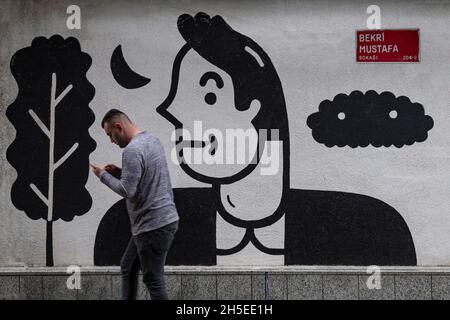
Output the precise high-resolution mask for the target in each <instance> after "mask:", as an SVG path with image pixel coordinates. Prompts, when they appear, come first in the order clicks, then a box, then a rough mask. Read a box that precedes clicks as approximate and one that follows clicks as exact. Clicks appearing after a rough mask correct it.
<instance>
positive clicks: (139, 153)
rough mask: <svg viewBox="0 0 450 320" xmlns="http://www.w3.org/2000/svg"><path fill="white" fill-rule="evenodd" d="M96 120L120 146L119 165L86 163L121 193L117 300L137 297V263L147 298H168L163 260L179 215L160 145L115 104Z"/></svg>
mask: <svg viewBox="0 0 450 320" xmlns="http://www.w3.org/2000/svg"><path fill="white" fill-rule="evenodd" d="M101 125H102V128H103V129H104V130H105V132H106V134H107V135H108V136H109V137H110V139H111V142H112V143H115V144H117V145H118V146H119V147H120V148H123V149H124V150H123V153H122V168H119V167H117V166H115V165H113V164H108V165H106V166H97V165H93V164H91V168H92V171H93V172H94V173H95V175H96V176H97V177H99V178H100V181H101V182H102V183H104V184H105V185H106V186H108V187H109V188H110V189H111V190H113V191H114V192H116V193H118V194H119V195H121V196H122V197H124V198H126V204H127V210H128V214H129V217H130V223H131V233H132V237H131V239H130V242H129V244H128V247H127V249H126V250H125V253H124V255H123V256H122V260H121V263H120V269H121V273H122V299H123V300H130V299H135V298H136V293H137V274H138V271H139V267H140V269H141V270H142V273H143V282H144V283H145V285H146V286H147V289H148V291H149V292H150V296H151V299H152V300H167V299H168V295H167V290H166V286H165V283H164V265H165V262H166V256H167V252H168V250H169V248H170V245H171V244H172V241H173V239H174V236H175V233H176V232H177V230H178V220H179V217H178V212H177V209H176V207H175V203H174V201H173V192H172V185H171V182H170V175H169V170H168V167H167V162H166V158H165V155H164V148H163V146H162V144H161V142H160V141H159V139H158V138H157V137H156V136H154V135H152V134H150V133H148V132H146V131H142V130H140V129H139V128H138V127H136V126H135V125H134V124H133V123H132V122H131V120H130V118H129V117H128V116H127V115H126V114H125V113H123V112H121V111H119V110H117V109H111V110H110V111H108V112H107V113H106V115H105V116H104V118H103V120H102V123H101Z"/></svg>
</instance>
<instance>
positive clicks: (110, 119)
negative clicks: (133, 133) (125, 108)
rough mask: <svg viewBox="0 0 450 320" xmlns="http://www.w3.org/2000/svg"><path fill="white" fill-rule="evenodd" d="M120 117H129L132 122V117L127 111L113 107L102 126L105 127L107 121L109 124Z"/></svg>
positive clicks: (104, 118)
mask: <svg viewBox="0 0 450 320" xmlns="http://www.w3.org/2000/svg"><path fill="white" fill-rule="evenodd" d="M119 118H125V119H127V120H128V121H130V122H131V120H130V118H129V117H128V116H127V115H126V114H125V113H123V112H122V111H120V110H117V109H111V110H109V111H108V112H107V113H106V114H105V116H104V117H103V120H102V128H103V127H104V125H105V123H108V124H109V123H111V122H113V121H115V120H117V119H119Z"/></svg>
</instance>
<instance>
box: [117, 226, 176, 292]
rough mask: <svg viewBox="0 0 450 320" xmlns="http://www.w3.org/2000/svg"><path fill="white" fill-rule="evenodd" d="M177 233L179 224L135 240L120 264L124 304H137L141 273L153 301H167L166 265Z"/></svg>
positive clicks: (134, 237) (136, 237)
mask: <svg viewBox="0 0 450 320" xmlns="http://www.w3.org/2000/svg"><path fill="white" fill-rule="evenodd" d="M177 230H178V221H175V222H173V223H170V224H168V225H166V226H164V227H161V228H159V229H156V230H152V231H149V232H145V233H142V234H139V235H137V236H132V237H131V239H130V242H129V243H128V247H127V249H126V250H125V253H124V254H123V256H122V260H121V261H120V271H121V273H122V300H135V299H136V295H137V287H138V272H139V269H141V271H142V274H143V276H144V277H143V281H144V283H145V285H146V286H147V289H148V291H149V292H150V297H151V299H152V300H167V299H168V296H167V290H166V285H165V283H164V265H165V263H166V256H167V251H169V248H170V245H171V244H172V241H173V239H174V237H175V233H176V232H177Z"/></svg>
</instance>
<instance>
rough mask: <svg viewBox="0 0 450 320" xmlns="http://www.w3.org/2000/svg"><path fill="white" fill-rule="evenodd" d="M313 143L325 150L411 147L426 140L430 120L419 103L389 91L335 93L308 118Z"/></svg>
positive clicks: (431, 125)
mask: <svg viewBox="0 0 450 320" xmlns="http://www.w3.org/2000/svg"><path fill="white" fill-rule="evenodd" d="M307 124H308V126H309V127H310V128H311V129H312V136H313V137H314V140H316V141H317V142H319V143H323V144H325V145H326V146H327V147H333V146H338V147H344V146H350V147H352V148H356V147H367V146H368V145H369V144H371V145H372V146H374V147H381V146H385V147H390V146H395V147H397V148H401V147H403V146H404V145H408V146H409V145H412V144H413V143H415V142H423V141H425V140H426V139H427V138H428V131H429V130H431V128H433V119H432V118H431V117H430V116H428V115H425V111H424V109H423V106H422V105H421V104H420V103H417V102H416V103H412V102H411V100H410V99H409V98H408V97H405V96H401V97H398V98H396V97H395V96H394V94H393V93H391V92H387V91H385V92H382V93H380V94H378V93H377V92H375V91H373V90H370V91H367V92H366V93H365V94H364V93H362V92H361V91H353V92H352V93H351V94H350V95H346V94H343V93H341V94H338V95H337V96H335V97H334V99H333V101H330V100H324V101H322V102H321V103H320V105H319V112H316V113H313V114H312V115H310V116H309V117H308V120H307Z"/></svg>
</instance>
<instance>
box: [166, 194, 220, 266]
mask: <svg viewBox="0 0 450 320" xmlns="http://www.w3.org/2000/svg"><path fill="white" fill-rule="evenodd" d="M173 193H174V200H175V205H176V207H177V211H178V214H179V216H180V222H179V227H178V232H177V234H176V235H175V240H174V241H173V244H172V247H171V248H170V250H169V253H168V255H167V265H216V263H217V259H216V203H217V196H216V192H214V190H213V189H212V188H177V189H173Z"/></svg>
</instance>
